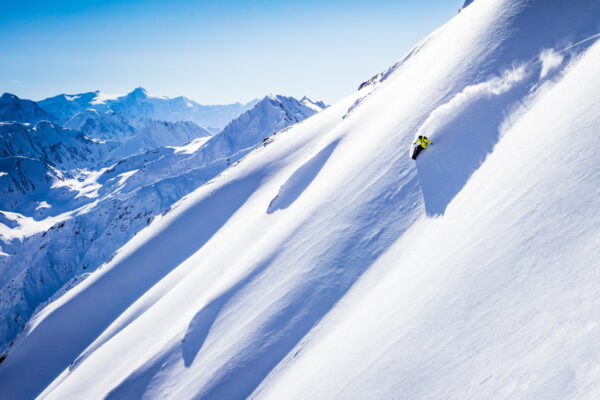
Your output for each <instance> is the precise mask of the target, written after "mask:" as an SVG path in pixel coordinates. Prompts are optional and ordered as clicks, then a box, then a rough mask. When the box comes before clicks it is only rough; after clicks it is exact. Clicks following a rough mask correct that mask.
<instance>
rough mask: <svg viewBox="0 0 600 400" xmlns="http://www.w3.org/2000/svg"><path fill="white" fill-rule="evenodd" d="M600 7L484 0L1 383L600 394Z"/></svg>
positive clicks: (272, 149)
mask: <svg viewBox="0 0 600 400" xmlns="http://www.w3.org/2000/svg"><path fill="white" fill-rule="evenodd" d="M599 16H600V3H598V2H597V1H595V0H575V1H566V0H561V1H558V0H551V1H548V0H488V1H479V0H478V1H474V2H473V3H472V4H470V5H469V6H468V7H466V8H464V9H463V10H462V11H461V13H460V14H459V15H457V16H456V17H455V18H454V19H452V20H451V21H450V22H449V23H448V24H446V25H444V26H443V27H442V28H440V29H439V30H437V31H436V32H434V33H433V34H432V35H430V36H429V37H428V38H426V39H425V40H424V41H422V42H421V43H419V44H418V45H417V46H416V47H415V48H414V49H413V50H412V51H411V52H410V53H409V55H408V56H407V57H406V58H405V59H403V60H402V61H401V62H400V63H398V64H397V65H395V66H394V67H392V68H391V69H390V70H389V71H387V72H386V73H384V74H382V75H381V76H380V77H379V78H377V79H375V80H373V82H372V83H371V84H368V85H365V86H364V87H363V89H361V90H360V91H358V92H357V93H355V94H353V95H351V96H349V97H348V98H346V99H344V100H342V101H341V102H339V103H338V104H335V105H333V106H331V107H329V108H327V109H326V110H324V111H323V112H321V113H319V114H317V115H315V116H313V117H312V118H309V119H307V120H305V121H303V122H301V123H299V124H297V125H295V126H293V127H292V128H291V129H289V130H286V131H284V132H282V133H281V134H278V135H276V136H275V137H274V138H273V140H272V141H271V142H270V143H268V145H267V146H261V147H259V148H257V149H255V150H254V151H253V152H251V153H249V154H248V155H247V156H246V157H245V158H244V159H243V160H241V162H239V163H238V164H236V165H234V166H233V167H232V168H229V169H228V170H226V171H224V172H223V173H222V174H220V175H219V176H217V177H216V178H215V179H213V180H211V181H210V182H208V183H207V184H205V185H203V186H201V187H200V188H198V189H197V190H196V191H194V192H193V193H191V194H189V195H187V196H186V197H185V198H184V199H182V200H181V201H179V202H178V203H176V205H175V206H174V207H172V208H171V209H170V211H169V212H167V213H165V214H164V215H161V216H160V217H158V218H156V219H155V220H154V221H153V222H152V223H151V224H150V226H148V227H147V228H146V229H144V230H143V231H141V232H140V233H139V234H138V235H136V236H135V237H134V238H133V239H132V240H131V241H129V242H128V243H127V244H126V245H125V246H123V247H122V248H121V249H120V250H119V251H118V252H117V254H116V255H115V257H114V258H113V259H112V260H111V261H110V262H108V263H106V264H105V265H103V266H102V268H100V269H99V270H97V271H96V272H94V273H92V274H91V275H90V276H89V277H88V278H87V279H86V280H85V281H83V282H82V283H80V284H79V285H78V286H76V287H75V288H73V289H72V290H70V291H68V292H67V293H66V294H65V295H63V296H62V297H60V298H59V299H58V300H56V301H55V302H53V303H51V304H49V305H48V306H47V307H46V308H44V309H43V310H42V311H41V312H40V313H38V314H37V315H36V316H35V317H34V318H33V320H32V321H31V322H30V323H29V324H28V325H27V327H26V328H25V330H24V332H23V334H22V335H20V336H19V338H18V339H17V341H16V342H15V343H14V345H13V346H12V347H11V349H10V351H9V352H8V355H7V357H6V359H5V360H4V362H3V363H2V364H1V365H0V391H1V393H3V394H5V395H6V396H9V397H11V396H12V397H15V398H25V399H26V398H34V397H36V396H37V397H39V398H43V399H64V398H91V399H96V398H98V399H100V398H108V399H120V398H156V399H158V398H161V399H162V398H173V399H180V398H185V399H187V398H210V399H212V398H245V397H251V398H275V399H280V398H286V399H288V398H323V399H329V398H357V399H363V398H507V399H508V398H511V399H512V398H539V399H548V398H577V399H579V398H596V397H598V395H599V394H600V386H599V385H598V381H600V372H599V371H598V368H597V367H596V365H597V354H598V353H599V352H600V348H599V345H598V344H597V343H598V341H597V340H596V337H597V336H598V322H599V321H600V314H599V313H598V310H599V309H600V304H599V302H600V299H599V298H598V296H597V288H598V286H599V285H600V273H599V272H598V271H600V269H599V267H600V264H599V263H598V260H600V235H599V233H598V228H597V227H598V226H599V224H600V214H599V213H598V212H597V210H598V209H600V196H598V183H599V182H600V169H599V168H598V156H597V154H598V152H599V151H600V135H599V132H598V130H599V128H598V127H599V126H600V77H599V76H598V74H597V73H596V71H597V68H598V64H599V63H600V43H597V39H598V38H599V37H600V36H599V35H598V33H599V30H598V27H599V25H600V24H599V18H600V17H599ZM418 134H426V135H427V136H429V137H430V138H431V139H432V140H433V142H434V145H433V146H432V147H431V148H429V149H427V150H426V151H424V152H423V153H422V155H421V156H420V157H419V159H418V160H417V162H416V163H415V162H414V161H412V160H411V159H410V158H409V157H408V151H409V148H410V145H411V143H412V141H413V139H414V136H415V135H418Z"/></svg>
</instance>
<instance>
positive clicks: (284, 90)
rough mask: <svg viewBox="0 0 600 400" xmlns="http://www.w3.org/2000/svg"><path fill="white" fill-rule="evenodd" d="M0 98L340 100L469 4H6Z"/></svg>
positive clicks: (0, 23)
mask: <svg viewBox="0 0 600 400" xmlns="http://www.w3.org/2000/svg"><path fill="white" fill-rule="evenodd" d="M0 1H1V2H2V10H1V12H0V92H10V93H14V94H16V95H17V96H20V97H23V98H30V99H34V100H40V99H42V98H45V97H49V96H52V95H56V94H59V93H80V92H84V91H91V90H96V89H99V90H102V91H104V92H107V93H125V92H129V91H131V90H132V89H133V88H135V87H137V86H143V87H144V88H146V89H147V90H148V91H149V92H150V93H153V94H157V95H166V96H178V95H185V96H187V97H190V98H192V99H194V100H196V101H199V102H200V103H204V104H219V103H231V102H235V101H248V100H251V99H253V98H256V97H262V96H264V95H265V94H268V93H277V94H284V95H291V96H296V97H301V96H303V95H306V96H309V97H310V98H313V99H315V100H324V101H325V102H327V103H334V102H335V101H337V100H339V99H340V98H342V97H343V96H345V95H347V94H349V93H351V92H353V91H354V90H356V87H357V86H358V84H360V82H362V81H364V80H366V79H368V78H370V77H371V76H372V75H374V74H376V73H378V72H381V71H383V70H385V69H387V68H388V67H389V66H391V65H392V64H393V63H395V62H396V61H397V60H398V59H400V58H401V57H402V56H403V55H404V54H405V53H406V52H407V51H408V50H409V49H410V48H411V47H412V46H413V45H414V44H415V43H417V42H418V41H419V40H421V39H422V38H423V37H424V36H426V35H427V34H428V33H430V32H432V31H433V30H434V29H436V28H437V27H439V26H441V25H442V24H443V23H445V22H446V21H448V20H449V19H450V18H452V17H453V16H454V15H456V13H457V11H458V9H459V8H460V6H461V4H462V0H370V1H367V0H363V1H355V0H345V1H340V0H331V1H327V0H323V1H317V0H304V1H287V0H245V1H239V0H235V1H228V0H223V1H202V0H200V1H191V0H171V1H157V0H120V1H117V0H97V1H90V0H54V1H52V0H45V1H28V0H0Z"/></svg>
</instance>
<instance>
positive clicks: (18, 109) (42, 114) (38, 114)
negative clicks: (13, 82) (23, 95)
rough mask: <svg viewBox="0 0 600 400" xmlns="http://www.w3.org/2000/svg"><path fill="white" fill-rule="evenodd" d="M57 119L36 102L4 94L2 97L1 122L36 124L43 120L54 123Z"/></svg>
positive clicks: (0, 99) (0, 104) (0, 101)
mask: <svg viewBox="0 0 600 400" xmlns="http://www.w3.org/2000/svg"><path fill="white" fill-rule="evenodd" d="M55 119H56V118H55V117H54V116H52V115H51V114H49V113H47V112H46V111H44V110H43V109H42V108H41V107H40V106H39V105H38V104H37V103H36V102H35V101H31V100H25V99H20V98H18V97H17V96H15V95H14V94H10V93H4V94H3V95H2V97H0V121H9V122H10V121H15V122H21V123H30V124H36V123H38V122H40V121H42V120H47V121H53V120H55Z"/></svg>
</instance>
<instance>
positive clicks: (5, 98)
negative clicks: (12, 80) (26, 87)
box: [0, 92, 20, 101]
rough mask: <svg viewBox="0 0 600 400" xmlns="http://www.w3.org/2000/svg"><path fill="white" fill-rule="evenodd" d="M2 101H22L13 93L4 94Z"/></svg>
mask: <svg viewBox="0 0 600 400" xmlns="http://www.w3.org/2000/svg"><path fill="white" fill-rule="evenodd" d="M0 99H2V100H3V101H17V100H20V99H19V97H17V96H16V95H14V94H12V93H8V92H4V94H3V95H2V97H0Z"/></svg>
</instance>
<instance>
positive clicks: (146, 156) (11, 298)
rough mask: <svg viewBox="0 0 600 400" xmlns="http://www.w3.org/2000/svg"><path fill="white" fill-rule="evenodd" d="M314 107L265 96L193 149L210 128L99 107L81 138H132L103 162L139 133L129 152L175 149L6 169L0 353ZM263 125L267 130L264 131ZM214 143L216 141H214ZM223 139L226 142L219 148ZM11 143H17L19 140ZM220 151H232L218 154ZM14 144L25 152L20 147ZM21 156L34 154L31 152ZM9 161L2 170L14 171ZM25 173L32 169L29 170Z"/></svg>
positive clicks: (0, 239)
mask: <svg viewBox="0 0 600 400" xmlns="http://www.w3.org/2000/svg"><path fill="white" fill-rule="evenodd" d="M279 99H281V100H279ZM267 104H269V105H270V107H267V106H266V105H267ZM307 104H308V105H310V104H313V103H312V102H309V101H308V100H306V99H303V100H302V101H298V100H295V99H292V98H287V97H283V96H272V98H266V99H264V101H263V102H262V103H261V104H258V105H257V106H256V107H254V108H253V109H252V110H250V111H248V112H247V113H246V114H247V115H245V116H244V117H240V119H241V120H240V121H238V122H237V123H236V124H235V127H236V128H237V131H235V132H234V131H233V130H228V131H227V132H228V134H227V135H215V136H212V137H199V138H197V139H195V140H193V141H192V142H191V143H189V144H186V145H184V146H176V145H177V144H182V143H187V140H182V137H183V139H185V135H186V134H187V133H188V132H190V131H192V132H196V131H197V130H198V129H201V128H199V127H198V126H197V125H195V124H194V123H192V122H180V123H168V122H160V121H151V120H144V119H133V118H132V117H131V116H129V115H121V114H118V113H114V112H112V111H109V112H106V113H102V114H100V113H97V112H96V111H93V110H91V111H87V112H84V113H83V114H84V115H82V114H78V115H77V116H76V117H73V118H72V119H71V120H70V121H69V122H68V123H67V124H66V126H70V127H72V128H76V129H78V130H77V131H75V130H65V132H71V133H76V134H77V135H79V136H81V135H82V134H81V133H79V132H80V131H81V132H83V133H85V135H86V138H89V137H92V139H94V140H103V141H107V143H108V144H111V143H112V144H114V143H124V144H122V145H120V147H117V148H115V149H114V150H113V151H112V152H111V153H110V154H109V155H107V156H105V158H104V161H98V160H96V161H95V163H96V164H98V165H100V166H103V165H105V164H106V160H107V159H112V158H113V157H114V154H115V152H122V151H123V149H124V148H125V147H127V145H130V144H132V143H134V142H135V141H136V140H138V138H141V139H139V140H140V142H142V143H138V144H137V145H136V146H133V149H131V150H132V151H131V152H129V153H130V154H133V153H135V152H134V151H133V150H140V149H142V148H143V146H146V145H147V142H148V140H151V139H152V138H156V139H155V140H156V141H161V140H162V141H164V142H165V143H170V145H169V146H163V147H159V148H154V149H152V150H149V151H146V152H142V153H139V154H136V155H133V156H128V157H126V158H123V159H121V160H120V161H119V162H117V163H115V164H114V165H110V166H106V167H103V168H101V169H100V170H98V169H94V168H91V167H89V165H88V169H87V170H84V171H77V170H76V171H72V170H69V171H62V172H61V171H57V170H55V169H53V168H52V167H50V166H48V165H45V164H44V163H43V162H40V161H36V160H28V161H27V162H29V163H35V165H36V166H38V167H37V168H28V169H24V168H22V167H20V166H21V164H23V162H21V163H20V164H19V163H17V165H16V166H15V163H8V164H7V165H6V166H7V168H8V166H11V167H12V168H13V170H14V171H17V167H20V169H18V171H17V172H14V171H13V170H8V169H6V171H7V173H6V175H1V176H0V185H2V187H4V189H5V191H10V193H9V194H7V196H6V197H4V198H3V199H2V201H0V210H5V211H4V214H3V218H4V219H3V220H0V222H1V223H2V224H4V225H5V227H6V228H5V229H0V246H2V252H3V253H5V254H6V255H5V256H4V257H0V277H1V279H0V288H1V289H0V315H1V316H2V324H0V351H2V350H4V349H5V348H6V346H7V345H8V343H9V342H10V341H11V340H12V339H13V338H14V336H15V335H16V334H17V333H18V332H19V331H20V329H21V328H22V327H23V325H24V324H25V322H26V321H27V320H28V318H29V317H30V316H31V314H32V312H33V311H34V309H35V308H36V307H37V306H38V305H39V304H40V303H43V302H45V301H46V300H47V299H48V298H49V297H50V296H52V295H53V293H55V292H56V291H57V290H58V289H60V288H61V287H62V286H63V285H66V286H70V285H71V284H72V282H73V280H76V281H78V280H79V278H78V276H80V275H81V274H84V273H88V272H90V271H93V270H95V269H96V268H97V267H98V266H99V265H101V264H102V263H103V262H105V261H106V260H107V259H109V257H110V256H111V255H112V254H113V253H114V252H115V250H117V249H118V248H119V247H121V246H122V245H123V244H124V243H126V242H127V241H128V240H129V239H130V238H131V237H132V236H133V235H135V234H136V233H137V232H138V231H139V230H140V229H142V228H144V227H145V226H146V225H147V224H149V223H150V221H151V220H152V219H153V218H154V217H155V216H157V215H160V214H161V213H163V212H164V211H165V210H167V209H168V208H169V206H171V205H172V204H173V203H174V202H175V201H177V200H179V199H180V198H181V197H183V196H184V195H186V194H188V193H189V192H191V191H192V190H194V189H196V188H197V187H198V186H200V185H201V184H203V183H205V182H206V181H208V180H210V179H212V178H214V177H215V176H216V175H218V174H219V173H220V172H222V171H223V170H225V169H226V168H227V167H228V166H229V165H231V164H233V163H235V162H236V161H237V160H239V159H240V158H242V157H243V156H244V155H246V154H247V153H248V152H250V151H251V150H252V149H253V148H254V147H255V146H257V145H261V146H262V145H263V143H262V139H263V138H264V137H268V136H271V135H273V134H274V133H275V131H276V130H277V129H280V128H284V127H287V126H289V125H290V124H292V123H295V122H298V121H301V120H302V119H305V118H307V117H308V116H311V115H313V114H315V113H316V111H317V110H318V109H319V106H318V104H320V103H315V104H316V105H313V106H312V108H308V106H307ZM272 107H275V108H276V110H277V112H273V111H272V110H271V108H272ZM88 117H89V118H88ZM242 118H243V119H242ZM244 121H246V123H247V124H248V125H247V129H244ZM257 121H260V123H261V124H262V125H261V129H262V130H260V129H257V123H256V122H257ZM19 126H21V125H19ZM23 129H24V130H27V128H26V127H23ZM150 130H151V131H152V132H154V133H152V132H148V131H150ZM170 132H173V133H174V135H171V134H170ZM203 132H206V131H203ZM238 136H239V137H238ZM143 138H148V139H143ZM86 140H87V139H86ZM29 141H31V140H29ZM207 141H210V142H211V143H213V144H211V146H208V144H207ZM223 141H226V142H227V144H226V145H218V143H221V142H223ZM6 142H7V144H13V143H16V141H15V140H14V139H11V138H8V139H7V140H6ZM92 143H93V144H94V145H99V146H102V145H107V143H100V144H99V143H98V142H97V141H94V142H92ZM215 143H216V144H215ZM215 147H218V148H220V149H223V148H227V149H229V151H230V152H229V153H228V152H222V151H221V152H215V151H213V148H215ZM113 148H114V147H113ZM7 149H8V150H10V151H13V152H16V151H17V150H15V148H14V146H13V147H10V148H8V147H7ZM10 151H9V153H8V154H10ZM32 153H33V152H32ZM38 153H39V152H38ZM19 154H21V155H29V156H31V154H29V153H27V154H25V152H24V151H22V150H20V153H19ZM90 161H92V160H90ZM2 165H3V164H1V163H0V173H1V171H5V169H3V167H2ZM27 165H28V164H27ZM44 166H45V168H46V169H43V168H44ZM23 170H25V171H27V173H26V174H23V173H22V171H23ZM8 172H9V173H8ZM14 176H18V177H23V176H25V177H27V176H31V178H28V179H27V180H25V182H24V183H20V184H19V185H17V184H16V183H15V184H12V183H11V184H10V185H8V184H6V186H4V184H3V182H5V181H6V182H9V181H10V182H12V181H11V180H14V179H13V177H14ZM35 179H38V180H39V181H40V183H37V181H35V182H36V183H35V188H33V186H34V185H33V184H31V185H29V184H28V182H29V181H34V180H35ZM13 187H14V188H13ZM5 203H6V204H5ZM50 227H52V228H51V229H50Z"/></svg>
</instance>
